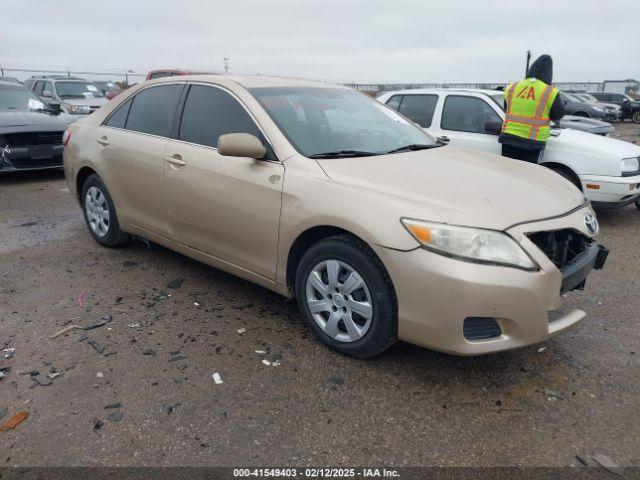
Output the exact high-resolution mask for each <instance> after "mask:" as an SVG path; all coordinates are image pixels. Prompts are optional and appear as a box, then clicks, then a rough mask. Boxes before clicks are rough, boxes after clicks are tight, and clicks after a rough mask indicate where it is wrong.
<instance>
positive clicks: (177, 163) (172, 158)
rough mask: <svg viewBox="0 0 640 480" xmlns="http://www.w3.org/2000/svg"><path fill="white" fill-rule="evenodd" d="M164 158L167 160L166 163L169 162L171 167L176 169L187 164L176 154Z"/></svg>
mask: <svg viewBox="0 0 640 480" xmlns="http://www.w3.org/2000/svg"><path fill="white" fill-rule="evenodd" d="M164 158H165V159H166V160H167V162H169V163H170V164H171V165H175V166H176V167H184V166H185V165H186V164H187V162H185V161H184V160H182V157H181V156H180V155H179V154H177V153H176V154H174V155H170V156H167V157H164Z"/></svg>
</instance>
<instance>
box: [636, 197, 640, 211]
mask: <svg viewBox="0 0 640 480" xmlns="http://www.w3.org/2000/svg"><path fill="white" fill-rule="evenodd" d="M636 207H637V208H638V210H640V197H638V198H636Z"/></svg>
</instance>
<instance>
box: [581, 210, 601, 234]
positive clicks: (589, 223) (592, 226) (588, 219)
mask: <svg viewBox="0 0 640 480" xmlns="http://www.w3.org/2000/svg"><path fill="white" fill-rule="evenodd" d="M584 225H585V227H587V230H588V231H589V233H591V234H592V235H595V234H596V232H597V231H598V220H596V217H594V216H593V215H591V214H590V213H587V214H586V215H585V216H584Z"/></svg>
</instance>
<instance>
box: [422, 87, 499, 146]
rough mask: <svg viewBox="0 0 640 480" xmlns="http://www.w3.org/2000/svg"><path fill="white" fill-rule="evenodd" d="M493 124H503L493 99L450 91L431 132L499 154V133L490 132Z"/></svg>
mask: <svg viewBox="0 0 640 480" xmlns="http://www.w3.org/2000/svg"><path fill="white" fill-rule="evenodd" d="M490 124H493V125H494V126H495V127H498V126H499V125H502V117H501V116H500V115H499V113H498V106H497V105H494V102H493V101H491V100H489V99H485V98H483V96H482V95H478V96H476V95H465V94H462V93H451V94H448V95H447V96H446V97H445V98H444V103H443V105H442V113H441V116H440V122H439V124H438V125H434V128H432V129H431V130H430V131H431V132H432V133H434V134H435V135H436V136H437V137H439V138H441V139H445V140H448V141H449V142H450V143H451V144H452V145H457V146H460V147H465V148H473V149H476V150H482V151H484V152H489V153H494V154H497V155H500V154H501V152H502V148H501V145H500V144H499V143H498V133H492V132H491V130H490V128H489V126H490Z"/></svg>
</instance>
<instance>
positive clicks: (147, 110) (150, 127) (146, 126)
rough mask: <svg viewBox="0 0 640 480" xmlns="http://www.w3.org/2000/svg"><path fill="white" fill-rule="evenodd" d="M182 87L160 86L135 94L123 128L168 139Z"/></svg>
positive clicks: (179, 85) (174, 85) (176, 85)
mask: <svg viewBox="0 0 640 480" xmlns="http://www.w3.org/2000/svg"><path fill="white" fill-rule="evenodd" d="M182 87H183V85H182V84H173V85H160V86H157V87H151V88H147V89H145V90H142V91H141V92H140V93H138V94H136V96H135V97H134V98H133V103H132V104H131V108H130V109H129V115H128V117H127V123H126V126H125V128H126V129H127V130H133V131H134V132H141V133H148V134H151V135H158V136H161V137H168V136H169V128H170V126H171V121H172V120H173V115H174V113H175V110H176V104H177V103H178V97H179V96H180V92H182Z"/></svg>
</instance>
